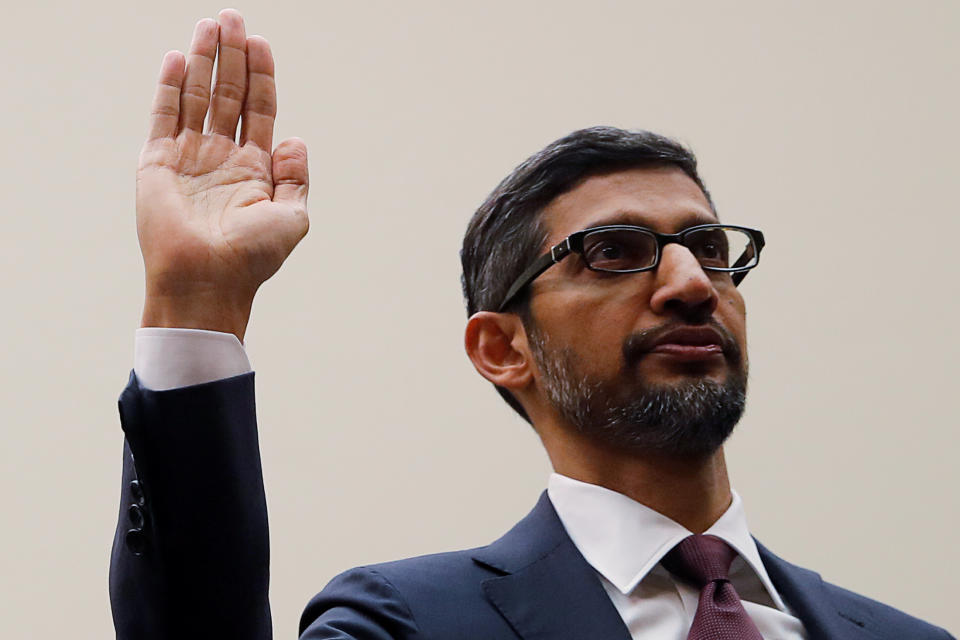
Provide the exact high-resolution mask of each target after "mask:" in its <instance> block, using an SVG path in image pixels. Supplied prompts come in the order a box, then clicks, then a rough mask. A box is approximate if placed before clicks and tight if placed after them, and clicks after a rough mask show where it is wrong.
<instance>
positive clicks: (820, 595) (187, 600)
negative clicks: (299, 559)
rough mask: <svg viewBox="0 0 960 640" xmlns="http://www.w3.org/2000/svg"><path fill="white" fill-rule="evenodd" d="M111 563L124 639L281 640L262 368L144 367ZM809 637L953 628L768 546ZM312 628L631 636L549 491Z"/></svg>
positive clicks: (361, 584)
mask: <svg viewBox="0 0 960 640" xmlns="http://www.w3.org/2000/svg"><path fill="white" fill-rule="evenodd" d="M120 417H121V423H122V425H123V429H124V432H125V434H126V440H125V443H124V465H123V491H122V497H121V504H120V521H119V524H118V526H117V533H116V537H115V539H114V546H113V556H112V560H111V568H110V598H111V603H112V605H113V617H114V625H115V627H116V630H117V637H118V638H121V639H124V640H128V639H129V640H154V639H157V640H159V639H174V638H176V639H188V638H230V639H232V640H234V639H235V640H239V639H251V640H253V639H257V640H262V639H265V638H270V637H271V623H270V607H269V603H268V601H267V584H268V564H269V544H268V539H267V517H266V501H265V498H264V492H263V480H262V474H261V468H260V454H259V447H258V444H257V431H256V418H255V408H254V389H253V374H248V375H244V376H238V377H236V378H231V379H228V380H224V381H218V382H213V383H209V384H203V385H198V386H194V387H188V388H184V389H175V390H171V391H163V392H153V391H149V390H145V389H142V388H140V387H139V385H138V384H137V381H136V378H135V377H134V376H133V375H131V377H130V383H129V384H128V386H127V388H126V389H125V390H124V392H123V394H122V395H121V397H120ZM759 550H760V557H761V558H762V560H763V563H764V566H765V567H766V569H767V572H768V573H769V575H770V578H771V580H772V581H773V583H774V585H775V586H776V588H777V589H778V590H779V592H780V595H781V596H782V597H783V599H784V600H785V601H786V602H787V604H788V605H789V606H790V608H791V609H792V611H793V612H794V613H795V615H797V617H799V618H800V620H801V621H802V622H803V624H804V626H805V627H806V630H807V633H808V635H809V637H810V639H811V640H826V639H831V640H832V639H845V640H907V639H910V640H914V639H916V640H926V639H930V640H933V639H939V640H946V639H947V638H951V637H952V636H950V634H949V633H947V632H946V631H944V630H943V629H939V628H937V627H934V626H931V625H929V624H927V623H925V622H923V621H921V620H918V619H916V618H912V617H910V616H908V615H906V614H904V613H901V612H899V611H897V610H895V609H892V608H890V607H887V606H886V605H883V604H880V603H878V602H874V601H872V600H869V599H867V598H864V597H862V596H858V595H856V594H854V593H851V592H849V591H845V590H843V589H840V588H839V587H835V586H833V585H830V584H827V583H825V582H823V581H822V580H821V579H820V576H819V575H817V574H816V573H813V572H811V571H807V570H806V569H801V568H800V567H796V566H794V565H792V564H789V563H788V562H785V561H784V560H781V559H780V558H778V557H777V556H775V555H773V554H772V553H771V552H770V551H769V550H767V549H766V548H765V547H764V546H763V545H759ZM300 632H301V634H302V635H301V638H307V639H310V640H319V639H321V638H323V639H327V638H330V639H332V638H337V639H349V638H356V639H363V640H366V639H370V640H380V639H384V640H385V639H387V638H411V639H413V638H416V639H435V640H473V639H476V640H499V639H501V638H503V639H517V638H522V639H523V640H534V639H537V640H546V639H571V640H630V636H629V633H628V632H627V629H626V627H625V626H624V624H623V621H622V620H621V618H620V616H619V614H618V613H617V611H616V609H615V608H614V606H613V604H612V603H611V601H610V598H609V597H608V596H607V594H606V592H605V591H604V589H603V587H602V586H601V584H600V581H599V579H598V577H597V575H596V573H594V571H593V569H592V568H591V567H590V566H589V565H588V564H587V562H586V561H585V560H584V558H583V556H582V555H581V554H580V552H579V551H578V550H577V549H576V547H575V546H574V545H573V542H571V540H570V538H569V536H567V534H566V531H565V530H564V528H563V525H562V524H561V523H560V520H559V519H558V517H557V514H556V512H555V511H554V509H553V506H552V504H551V503H550V500H549V499H548V498H547V496H546V494H544V495H542V496H541V498H540V500H539V502H538V503H537V505H536V506H535V507H534V508H533V511H531V512H530V514H529V515H528V516H527V517H525V518H524V519H523V520H521V521H520V522H519V523H518V524H517V525H516V526H515V527H514V528H513V529H511V530H510V531H509V532H508V533H507V534H506V535H504V536H503V537H502V538H500V539H499V540H497V541H496V542H494V543H493V544H491V545H489V546H486V547H481V548H477V549H472V550H468V551H457V552H452V553H444V554H437V555H431V556H424V557H421V558H412V559H408V560H400V561H397V562H390V563H385V564H379V565H373V566H368V567H360V568H357V569H352V570H350V571H347V572H346V573H344V574H341V575H340V576H337V577H336V578H334V579H333V580H332V581H331V582H330V584H328V585H327V587H326V588H325V589H324V590H323V591H322V592H320V593H319V594H318V595H317V596H316V597H314V598H313V600H311V602H310V603H309V605H308V606H307V608H306V610H305V611H304V613H303V617H302V618H301V621H300Z"/></svg>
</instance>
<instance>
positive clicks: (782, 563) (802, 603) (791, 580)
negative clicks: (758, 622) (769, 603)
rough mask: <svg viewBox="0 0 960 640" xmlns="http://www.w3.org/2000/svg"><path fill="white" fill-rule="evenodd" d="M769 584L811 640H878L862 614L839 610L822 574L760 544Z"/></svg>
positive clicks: (761, 557) (877, 636)
mask: <svg viewBox="0 0 960 640" xmlns="http://www.w3.org/2000/svg"><path fill="white" fill-rule="evenodd" d="M757 549H758V550H759V551H760V559H761V560H763V566H764V567H766V569H767V573H768V574H769V575H770V580H772V581H773V584H774V586H775V587H776V588H777V591H778V592H779V593H780V595H781V596H782V597H783V599H784V601H786V603H787V604H788V605H789V606H790V609H791V610H792V611H793V613H794V615H796V616H797V617H798V618H800V621H801V622H803V626H804V628H805V629H806V631H807V637H808V638H809V640H877V638H879V637H882V636H879V635H875V633H871V631H870V628H871V626H872V625H871V624H870V623H871V620H869V619H868V618H867V617H866V616H864V615H863V612H860V611H856V610H853V609H850V610H844V609H838V608H837V606H836V604H835V602H836V599H835V598H831V597H830V595H829V594H828V593H827V589H826V586H825V585H824V583H823V579H822V578H821V577H820V575H819V574H817V573H814V572H813V571H809V570H807V569H803V568H801V567H798V566H796V565H793V564H790V563H789V562H787V561H786V560H783V559H781V558H779V557H777V556H776V555H774V554H773V553H771V552H770V550H769V549H767V548H766V547H764V546H763V545H762V544H760V543H759V542H757Z"/></svg>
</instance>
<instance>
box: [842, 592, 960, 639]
mask: <svg viewBox="0 0 960 640" xmlns="http://www.w3.org/2000/svg"><path fill="white" fill-rule="evenodd" d="M823 586H824V591H825V592H826V593H827V594H829V597H830V598H831V600H832V601H833V602H834V603H836V605H837V610H838V612H839V614H840V617H841V618H845V619H846V620H847V621H849V622H852V623H853V624H855V625H857V626H858V627H863V628H869V629H873V630H877V631H881V632H882V636H881V637H883V638H897V639H899V638H911V639H916V640H924V639H927V638H929V639H930V640H934V639H936V640H947V639H948V638H952V637H953V636H951V635H950V634H949V633H948V632H947V631H946V630H945V629H942V628H940V627H937V626H935V625H932V624H930V623H929V622H925V621H924V620H921V619H920V618H915V617H914V616H911V615H910V614H908V613H904V612H903V611H900V610H899V609H895V608H894V607H891V606H890V605H887V604H884V603H882V602H879V601H877V600H873V599H871V598H868V597H866V596H863V595H860V594H859V593H854V592H853V591H850V590H848V589H844V588H843V587H839V586H837V585H835V584H831V583H829V582H824V583H823Z"/></svg>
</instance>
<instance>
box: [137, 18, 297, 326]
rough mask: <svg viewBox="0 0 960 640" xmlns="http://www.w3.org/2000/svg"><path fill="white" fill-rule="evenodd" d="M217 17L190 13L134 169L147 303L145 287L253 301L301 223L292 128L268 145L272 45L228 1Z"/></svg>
mask: <svg viewBox="0 0 960 640" xmlns="http://www.w3.org/2000/svg"><path fill="white" fill-rule="evenodd" d="M221 22H222V25H218V24H217V23H216V22H214V21H212V20H204V21H201V22H200V23H198V25H197V30H196V32H195V34H194V39H193V43H192V44H191V49H190V56H189V60H188V61H186V64H185V61H184V60H183V57H182V55H181V54H179V53H171V54H167V56H166V57H165V58H164V63H163V67H162V69H161V74H160V83H159V85H158V89H157V95H156V98H155V99H154V105H153V118H152V120H151V132H150V136H149V138H148V140H147V142H146V143H145V144H144V147H143V151H142V153H141V155H140V166H139V171H138V173H137V232H138V235H139V237H140V247H141V251H142V252H143V257H144V265H145V267H146V272H147V296H148V303H149V302H150V300H151V296H152V297H153V299H160V298H163V299H176V300H185V301H186V302H184V306H185V307H186V306H190V305H191V304H192V305H193V306H194V307H196V306H197V303H198V302H199V300H200V298H203V304H206V305H208V306H209V305H211V304H212V305H214V306H217V305H221V304H222V305H226V306H229V304H240V305H243V304H246V305H247V307H248V308H249V302H250V301H252V299H253V294H254V293H255V292H256V289H257V287H259V285H260V284H261V283H262V282H263V281H264V280H266V279H267V278H269V277H270V276H271V275H273V274H274V273H275V272H276V271H277V269H279V268H280V265H281V264H282V263H283V261H284V260H285V259H286V257H287V256H288V255H289V254H290V252H291V251H292V250H293V248H294V247H295V246H296V244H297V242H299V240H300V239H301V238H302V237H303V235H304V234H305V233H306V231H307V218H306V196H307V167H306V148H305V147H304V145H303V143H302V142H300V141H299V140H296V139H291V140H287V141H284V142H282V143H281V144H280V145H279V146H278V147H277V149H276V150H275V151H274V152H273V154H271V153H270V151H269V150H270V148H271V145H272V137H273V121H274V116H275V114H276V88H275V85H274V80H273V57H272V54H271V53H270V49H269V45H268V44H267V43H266V41H265V40H263V39H262V38H257V37H251V38H247V37H246V36H245V34H244V27H243V21H242V19H241V18H240V16H239V14H237V13H236V12H233V11H224V12H223V13H221ZM218 50H219V55H217V54H218ZM215 59H216V60H217V61H218V68H217V81H216V84H215V87H214V91H213V94H212V97H211V94H210V80H211V76H212V70H213V65H214V60H215ZM208 111H209V122H210V125H209V126H210V128H209V130H208V131H207V132H204V131H203V125H204V120H205V119H206V117H207V115H208ZM241 111H242V116H243V125H242V129H241V130H240V141H239V143H237V142H235V138H236V134H237V128H238V124H239V122H240V116H241ZM211 292H213V293H212V294H211ZM238 301H239V302H238ZM145 315H146V312H145ZM168 315H169V314H168ZM234 315H235V314H234Z"/></svg>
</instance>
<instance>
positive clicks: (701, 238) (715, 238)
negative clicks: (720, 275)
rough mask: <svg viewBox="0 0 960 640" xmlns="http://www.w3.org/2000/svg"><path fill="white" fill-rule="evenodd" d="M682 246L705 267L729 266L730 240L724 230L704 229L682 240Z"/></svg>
mask: <svg viewBox="0 0 960 640" xmlns="http://www.w3.org/2000/svg"><path fill="white" fill-rule="evenodd" d="M683 244H684V245H686V247H687V248H688V249H690V251H691V253H693V255H694V256H695V257H696V258H697V260H699V261H700V263H701V264H702V265H704V266H707V267H721V268H726V267H727V266H729V259H730V239H729V238H728V230H726V229H704V230H702V231H697V232H694V233H691V234H690V235H688V236H687V237H686V238H684V241H683Z"/></svg>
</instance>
